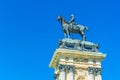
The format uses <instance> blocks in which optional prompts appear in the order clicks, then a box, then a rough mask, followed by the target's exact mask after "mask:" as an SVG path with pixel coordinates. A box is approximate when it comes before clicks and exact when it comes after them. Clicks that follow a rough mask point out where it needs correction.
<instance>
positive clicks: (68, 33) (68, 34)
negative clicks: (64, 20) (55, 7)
mask: <svg viewBox="0 0 120 80" xmlns="http://www.w3.org/2000/svg"><path fill="white" fill-rule="evenodd" d="M66 33H67V36H68V38H70V32H69V31H68V30H67V32H66Z"/></svg>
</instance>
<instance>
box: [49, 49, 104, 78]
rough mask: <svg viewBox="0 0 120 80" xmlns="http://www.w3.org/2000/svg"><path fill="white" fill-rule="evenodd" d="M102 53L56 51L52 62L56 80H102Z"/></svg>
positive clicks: (68, 50)
mask: <svg viewBox="0 0 120 80" xmlns="http://www.w3.org/2000/svg"><path fill="white" fill-rule="evenodd" d="M105 56H106V55H105V54H103V53H101V52H90V51H80V50H70V49H62V48H58V49H56V51H55V53H54V55H53V58H52V60H51V62H50V65H49V66H50V67H52V68H54V69H55V75H57V76H56V77H55V79H56V80H101V61H102V60H103V59H104V58H105Z"/></svg>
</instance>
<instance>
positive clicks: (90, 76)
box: [88, 67, 94, 80]
mask: <svg viewBox="0 0 120 80" xmlns="http://www.w3.org/2000/svg"><path fill="white" fill-rule="evenodd" d="M88 73H89V74H88V80H94V68H93V67H89V68H88Z"/></svg>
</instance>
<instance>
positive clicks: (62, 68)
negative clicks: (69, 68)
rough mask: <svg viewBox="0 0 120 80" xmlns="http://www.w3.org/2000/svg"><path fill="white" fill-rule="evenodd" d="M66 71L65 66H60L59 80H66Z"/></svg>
mask: <svg viewBox="0 0 120 80" xmlns="http://www.w3.org/2000/svg"><path fill="white" fill-rule="evenodd" d="M65 69H66V66H65V65H62V64H61V65H60V66H59V70H60V75H59V80H66V75H65Z"/></svg>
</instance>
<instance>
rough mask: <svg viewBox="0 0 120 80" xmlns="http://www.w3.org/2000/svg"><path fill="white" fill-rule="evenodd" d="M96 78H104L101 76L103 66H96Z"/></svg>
mask: <svg viewBox="0 0 120 80" xmlns="http://www.w3.org/2000/svg"><path fill="white" fill-rule="evenodd" d="M95 71H96V80H102V76H101V73H102V70H101V68H96V70H95Z"/></svg>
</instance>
